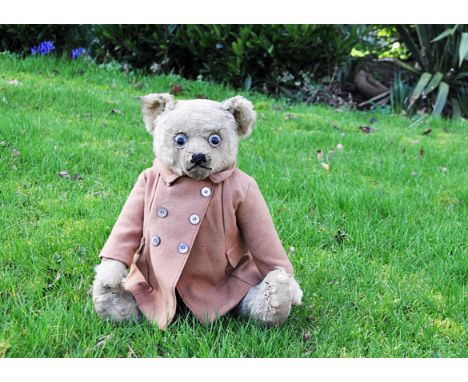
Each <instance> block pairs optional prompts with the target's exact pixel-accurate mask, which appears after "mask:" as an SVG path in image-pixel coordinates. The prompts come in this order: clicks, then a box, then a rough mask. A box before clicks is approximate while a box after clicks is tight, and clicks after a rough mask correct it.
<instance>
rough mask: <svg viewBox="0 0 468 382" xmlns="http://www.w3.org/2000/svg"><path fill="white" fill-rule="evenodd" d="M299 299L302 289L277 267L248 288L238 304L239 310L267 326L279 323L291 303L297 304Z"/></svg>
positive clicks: (299, 301) (286, 313) (285, 316)
mask: <svg viewBox="0 0 468 382" xmlns="http://www.w3.org/2000/svg"><path fill="white" fill-rule="evenodd" d="M301 299H302V291H301V290H300V288H299V285H298V284H297V282H296V280H294V278H293V277H292V276H291V275H289V274H287V273H286V272H285V271H284V270H283V269H282V268H277V269H275V270H274V271H271V272H270V273H268V274H267V275H266V277H265V278H264V279H263V281H262V282H261V283H260V284H258V285H257V286H255V287H252V288H250V290H249V292H248V293H247V295H246V296H245V297H244V299H243V300H242V301H241V303H240V305H239V312H240V314H241V315H249V316H251V317H252V318H254V319H255V320H258V321H259V322H261V323H262V324H264V325H267V326H270V325H279V324H281V323H282V322H283V321H284V320H286V318H287V317H288V316H289V313H290V311H291V305H292V304H294V305H299V304H300V303H301Z"/></svg>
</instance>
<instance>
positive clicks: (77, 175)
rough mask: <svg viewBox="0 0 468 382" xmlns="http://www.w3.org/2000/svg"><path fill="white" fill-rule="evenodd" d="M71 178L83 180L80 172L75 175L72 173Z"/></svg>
mask: <svg viewBox="0 0 468 382" xmlns="http://www.w3.org/2000/svg"><path fill="white" fill-rule="evenodd" d="M70 179H71V180H83V177H82V176H81V174H78V173H77V174H75V175H72V176H71V177H70Z"/></svg>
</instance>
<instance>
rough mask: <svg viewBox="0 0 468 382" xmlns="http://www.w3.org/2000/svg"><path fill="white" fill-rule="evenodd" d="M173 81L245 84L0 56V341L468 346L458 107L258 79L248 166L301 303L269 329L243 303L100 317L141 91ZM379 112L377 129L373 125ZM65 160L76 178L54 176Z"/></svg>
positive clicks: (123, 349) (147, 147)
mask: <svg viewBox="0 0 468 382" xmlns="http://www.w3.org/2000/svg"><path fill="white" fill-rule="evenodd" d="M13 79H17V80H18V81H20V82H21V85H19V86H15V85H12V84H9V83H8V81H10V80H13ZM175 83H178V84H181V85H182V86H183V89H184V91H183V92H182V93H181V94H180V95H179V97H181V98H182V97H183V98H193V97H195V96H196V95H199V94H203V95H206V96H208V97H209V98H211V99H215V100H222V99H225V98H227V97H230V96H233V95H235V94H236V92H235V91H233V90H232V89H229V88H225V87H222V86H219V85H212V84H208V83H204V82H189V81H185V80H182V79H180V78H178V77H175V76H166V77H150V78H144V77H137V76H129V77H125V75H124V74H123V73H122V72H121V71H119V70H118V69H115V68H113V67H112V66H108V67H106V68H99V67H98V66H95V65H93V64H91V63H86V62H73V63H69V62H66V61H64V60H54V59H44V58H41V59H39V58H38V59H26V60H24V61H23V60H19V59H16V58H14V57H12V56H10V55H7V54H3V55H0V141H1V142H2V143H1V144H0V175H1V178H0V207H1V209H0V240H1V241H0V355H1V356H5V357H115V356H118V357H127V356H138V357H348V356H352V357H357V356H369V357H466V356H468V351H467V348H468V346H467V345H468V343H467V329H468V328H467V316H468V309H467V301H466V298H467V289H466V288H467V278H468V277H467V276H468V256H467V242H468V240H467V239H468V237H467V208H466V203H467V188H468V173H467V171H466V170H467V168H468V166H467V165H468V163H467V154H468V150H467V126H466V122H447V121H444V120H441V119H428V120H427V121H425V122H423V123H421V124H419V125H417V126H415V125H414V124H413V125H412V124H411V121H409V120H408V119H405V118H403V117H399V116H392V115H388V114H385V113H382V112H377V113H363V112H361V113H358V112H350V111H345V110H344V111H336V110H335V109H332V108H328V107H323V106H305V105H295V106H288V105H287V104H286V103H285V102H284V101H282V100H273V99H270V98H267V97H264V96H260V95H256V94H251V95H248V96H249V98H251V99H252V100H253V102H254V104H255V107H256V109H257V111H258V123H257V127H256V130H255V132H254V134H253V136H252V138H250V139H248V140H246V141H245V142H243V144H242V147H241V150H240V158H239V167H240V168H241V169H242V170H244V171H246V172H247V173H249V174H250V175H252V176H254V177H255V178H256V179H257V182H258V183H259V185H260V188H261V189H262V191H263V194H264V196H265V199H266V200H267V202H268V204H269V206H270V209H271V212H272V215H273V218H274V220H275V223H276V227H277V229H278V232H279V234H280V237H281V238H282V241H283V244H284V246H285V248H290V247H294V248H295V251H291V253H290V257H291V259H292V262H293V264H294V266H295V270H296V276H297V279H298V280H299V282H300V284H301V286H302V288H303V289H304V292H305V294H304V304H303V305H302V306H300V307H297V308H295V309H294V310H293V312H292V315H291V316H290V318H289V319H288V321H287V322H286V324H284V325H283V326H282V327H279V328H271V329H264V328H261V327H259V326H257V325H256V324H255V323H253V322H249V321H247V320H245V319H240V318H238V317H235V316H234V315H228V316H225V317H223V318H221V319H220V320H218V321H217V322H215V323H213V324H212V325H208V326H202V325H200V324H199V323H198V322H196V320H195V319H194V318H193V316H192V315H191V314H179V315H178V316H177V318H176V320H175V322H174V323H173V324H172V325H171V326H170V327H169V329H168V330H167V331H166V332H161V331H159V330H158V329H157V328H156V327H155V326H153V325H151V324H150V323H148V322H143V323H141V324H134V323H131V324H123V325H113V324H111V323H109V322H103V321H101V320H99V319H98V317H97V316H96V315H95V314H94V312H93V307H92V301H91V298H90V295H89V293H88V291H89V288H90V285H91V283H92V280H93V266H94V265H96V263H97V262H98V253H99V251H100V249H101V247H102V246H103V244H104V242H105V240H106V238H107V236H108V234H109V232H110V230H111V228H112V225H113V224H114V222H115V220H116V218H117V216H118V214H119V212H120V210H121V207H122V205H123V203H124V202H125V200H126V198H127V195H128V193H129V191H130V189H131V187H132V185H133V183H134V182H135V180H136V177H137V176H138V174H139V173H140V171H142V170H143V169H144V168H147V167H150V166H151V165H152V161H153V158H152V150H151V138H150V136H149V135H148V134H147V133H146V131H145V129H144V127H143V123H142V121H141V118H140V114H139V104H138V102H137V101H135V100H134V97H135V96H137V95H141V94H145V93H150V92H166V91H169V90H170V89H171V87H172V85H173V84H175ZM112 109H117V110H118V112H117V113H112V112H111V110H112ZM371 118H375V119H376V120H377V121H376V122H375V123H374V124H373V127H374V128H375V129H376V130H375V131H374V132H372V133H370V134H364V133H363V132H362V131H360V130H359V126H362V125H369V120H370V119H371ZM428 128H432V133H430V134H428V135H423V134H422V132H423V131H424V130H425V129H428ZM339 143H340V144H342V145H343V146H344V149H343V150H341V151H340V150H337V149H336V145H337V144H339ZM421 148H423V149H424V155H422V156H421V155H420V149H421ZM14 149H16V150H17V151H18V152H19V155H18V154H15V151H14ZM318 149H322V150H323V151H324V153H325V158H324V161H326V162H327V163H328V164H329V166H330V167H329V170H328V171H327V170H325V169H324V168H323V167H322V165H321V161H319V160H317V153H316V152H317V150H318ZM329 150H334V153H333V154H332V155H329V157H328V158H326V157H327V154H328V151H329ZM65 170H66V171H68V173H69V174H70V176H73V175H75V174H79V175H80V177H81V179H75V178H66V177H60V176H59V175H58V173H59V172H61V171H65ZM340 230H341V235H340V234H339V233H338V232H339V231H340ZM103 338H104V342H102V339H103Z"/></svg>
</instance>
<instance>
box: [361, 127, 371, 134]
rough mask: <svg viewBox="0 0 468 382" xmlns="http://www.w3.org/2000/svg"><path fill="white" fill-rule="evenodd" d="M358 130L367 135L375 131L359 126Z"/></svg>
mask: <svg viewBox="0 0 468 382" xmlns="http://www.w3.org/2000/svg"><path fill="white" fill-rule="evenodd" d="M359 129H360V130H361V131H362V132H363V133H366V134H369V133H372V132H373V131H375V129H374V128H373V127H370V126H359Z"/></svg>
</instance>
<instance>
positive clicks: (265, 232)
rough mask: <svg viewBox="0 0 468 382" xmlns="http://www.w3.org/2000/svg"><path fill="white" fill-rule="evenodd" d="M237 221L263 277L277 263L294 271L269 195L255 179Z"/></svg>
mask: <svg viewBox="0 0 468 382" xmlns="http://www.w3.org/2000/svg"><path fill="white" fill-rule="evenodd" d="M236 215H237V216H236V217H237V223H238V226H239V228H240V230H241V232H242V236H243V237H244V240H245V242H246V244H247V246H248V247H249V250H250V253H251V254H252V256H253V258H254V260H255V263H256V265H257V268H258V270H259V272H260V275H261V276H262V279H263V278H264V277H265V276H266V275H267V273H268V272H270V271H272V270H274V269H275V268H276V267H282V268H284V270H285V271H286V272H288V273H290V274H292V273H293V267H292V265H291V262H290V261H289V258H288V256H287V255H286V253H285V251H284V249H283V246H282V245H281V241H280V239H279V237H278V233H277V232H276V230H275V226H274V224H273V220H272V218H271V215H270V212H269V211H268V206H267V204H266V203H265V199H264V198H263V196H262V193H261V192H260V189H259V188H258V185H257V183H256V182H255V181H254V180H252V182H251V183H250V186H249V188H248V190H247V194H246V196H245V199H244V201H243V202H242V203H241V204H240V206H239V207H238V208H237V212H236Z"/></svg>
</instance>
